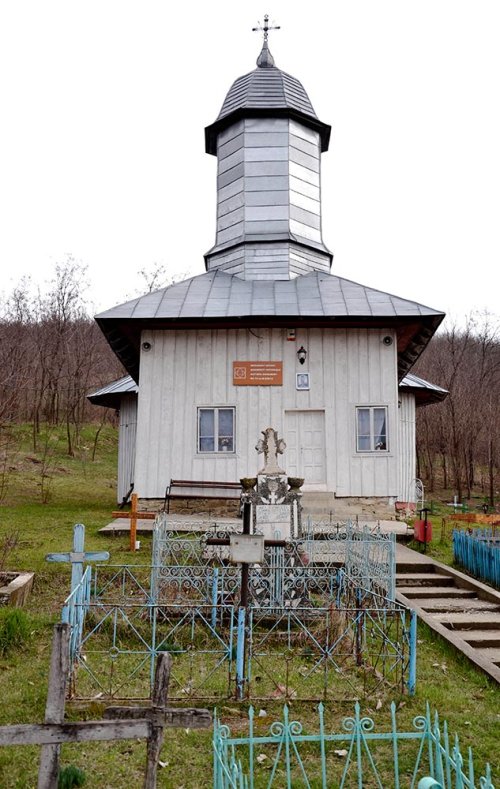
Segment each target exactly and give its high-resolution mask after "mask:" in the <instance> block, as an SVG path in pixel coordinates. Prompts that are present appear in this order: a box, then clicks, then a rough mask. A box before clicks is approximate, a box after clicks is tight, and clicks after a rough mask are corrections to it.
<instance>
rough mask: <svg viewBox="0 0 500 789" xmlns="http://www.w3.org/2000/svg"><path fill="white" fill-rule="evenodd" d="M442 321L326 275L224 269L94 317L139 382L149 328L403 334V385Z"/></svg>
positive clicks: (387, 295) (423, 310) (426, 309)
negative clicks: (357, 329) (258, 274)
mask: <svg viewBox="0 0 500 789" xmlns="http://www.w3.org/2000/svg"><path fill="white" fill-rule="evenodd" d="M443 318H444V313H442V312H440V311H438V310H435V309H432V308H431V307H426V306H424V305H422V304H418V303H417V302H414V301H409V300H408V299H402V298H399V297H398V296H394V295H392V294H390V293H384V292H383V291H380V290H376V289H374V288H370V287H367V286H365V285H361V284H359V283H357V282H352V281H351V280H348V279H344V278H343V277H338V276H335V275H333V274H326V273H323V272H317V271H315V272H312V273H311V274H306V275H303V276H300V277H296V278H295V279H291V280H272V281H263V280H243V279H240V278H239V277H237V276H233V275H230V274H226V273H224V272H222V271H220V270H217V271H209V272H206V273H205V274H200V275H199V276H197V277H192V278H191V279H187V280H184V281H183V282H178V283H176V284H174V285H170V286H169V287H167V288H162V289H161V290H158V291H155V292H153V293H147V294H146V295H145V296H141V297H140V298H137V299H134V300H132V301H128V302H126V303H125V304H120V305H119V306H117V307H113V308H112V309H110V310H107V311H106V312H101V313H100V314H99V315H97V316H96V320H97V323H98V324H99V326H100V327H101V329H102V331H103V332H104V334H105V335H106V337H107V339H108V342H109V343H110V345H111V347H112V348H113V350H114V351H115V353H116V354H117V356H118V357H119V358H120V360H121V361H122V363H123V364H124V365H125V368H126V369H127V370H128V371H129V372H130V373H131V375H132V376H133V377H134V378H135V379H136V380H139V379H138V375H139V341H140V332H141V330H142V329H144V328H148V327H149V328H164V329H182V328H210V327H213V326H218V327H221V328H224V327H225V328H234V327H242V326H257V325H258V326H279V325H281V326H293V325H302V326H305V325H308V326H325V325H326V326H332V327H333V326H336V327H341V326H351V327H354V326H364V327H366V326H381V327H385V326H387V327H389V326H394V325H396V326H397V327H398V355H399V372H400V378H402V377H403V376H404V375H405V374H406V373H407V372H408V370H409V369H410V367H411V366H412V365H413V363H414V362H415V360H416V359H417V357H418V356H419V355H420V353H421V352H422V350H423V348H424V347H425V345H427V342H428V341H429V339H430V337H431V336H432V335H433V334H434V332H435V330H436V328H437V327H438V325H439V324H440V323H441V321H442V319H443Z"/></svg>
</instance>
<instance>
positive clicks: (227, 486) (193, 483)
mask: <svg viewBox="0 0 500 789" xmlns="http://www.w3.org/2000/svg"><path fill="white" fill-rule="evenodd" d="M179 488H186V489H188V490H189V491H193V490H203V491H205V490H208V491H211V490H218V491H220V492H221V495H220V496H214V498H221V499H236V498H239V494H240V493H241V484H240V483H239V482H216V481H213V480H212V481H207V480H196V479H171V480H170V482H169V484H168V485H167V489H166V491H165V501H164V509H166V511H167V512H170V501H171V499H186V498H188V499H204V498H206V496H205V495H204V494H203V493H191V492H189V493H187V494H186V493H174V492H172V491H175V490H176V489H179ZM229 491H236V493H237V495H234V494H233V495H230V493H229Z"/></svg>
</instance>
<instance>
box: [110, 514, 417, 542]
mask: <svg viewBox="0 0 500 789" xmlns="http://www.w3.org/2000/svg"><path fill="white" fill-rule="evenodd" d="M169 524H170V526H171V529H172V531H178V532H205V531H210V530H211V529H213V528H214V526H215V524H216V525H217V528H218V529H224V530H227V531H238V530H239V529H241V528H242V524H243V521H242V520H241V519H240V518H208V517H207V516H206V515H202V514H199V515H196V514H194V515H178V514H177V513H173V514H172V515H171V516H170V518H169ZM153 525H154V521H152V520H141V519H140V518H138V520H137V532H138V533H140V534H151V533H152V531H153ZM379 525H380V529H381V531H382V532H383V533H384V534H387V533H389V532H391V533H393V534H395V535H396V539H398V538H404V537H407V538H408V537H410V536H411V534H412V533H413V531H412V529H409V528H408V526H407V525H406V523H404V522H401V521H389V520H386V521H378V520H371V521H368V520H359V521H358V526H360V527H361V528H363V527H364V526H367V527H368V528H369V529H375V528H377V526H379ZM129 531H130V521H128V520H127V519H126V518H116V519H115V520H113V521H111V522H110V523H108V524H107V525H106V526H103V527H102V529H99V533H100V534H128V533H129Z"/></svg>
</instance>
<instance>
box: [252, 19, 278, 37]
mask: <svg viewBox="0 0 500 789" xmlns="http://www.w3.org/2000/svg"><path fill="white" fill-rule="evenodd" d="M268 22H269V14H264V26H262V25H261V24H260V22H258V23H257V27H252V31H253V32H254V33H255V32H256V31H257V32H259V31H260V30H262V32H263V33H264V41H267V39H268V37H269V31H270V30H281V27H280V26H279V25H278V26H274V27H273V26H272V25H271V26H269V24H268Z"/></svg>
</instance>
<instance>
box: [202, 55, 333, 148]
mask: <svg viewBox="0 0 500 789" xmlns="http://www.w3.org/2000/svg"><path fill="white" fill-rule="evenodd" d="M257 62H259V61H257ZM273 63H274V61H273ZM260 116H272V117H273V118H279V117H282V116H285V117H291V118H295V119H296V120H298V121H300V122H301V123H304V124H305V125H306V126H309V127H310V128H312V129H315V130H316V131H318V132H319V135H320V138H321V150H322V151H327V150H328V143H329V140H330V132H331V127H330V126H329V125H328V124H326V123H323V122H322V121H320V120H319V118H318V116H317V115H316V113H315V112H314V109H313V106H312V104H311V101H310V99H309V96H308V95H307V93H306V91H305V89H304V86H303V85H302V83H301V82H299V80H298V79H296V78H295V77H292V76H291V74H287V73H286V71H281V69H279V68H276V66H274V65H273V66H269V65H266V66H258V67H257V68H256V69H254V70H253V71H250V72H249V73H248V74H244V75H243V76H242V77H238V79H237V80H236V81H235V82H233V84H232V86H231V88H230V89H229V92H228V94H227V96H226V98H225V99H224V103H223V105H222V109H221V111H220V112H219V115H218V117H217V120H216V121H215V123H212V124H211V125H210V126H207V128H206V129H205V141H206V151H207V153H211V154H214V155H215V154H216V153H217V135H218V134H219V133H220V132H221V131H222V130H223V129H225V128H226V127H227V126H230V125H231V124H233V123H236V121H237V120H239V119H240V118H243V117H260Z"/></svg>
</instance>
